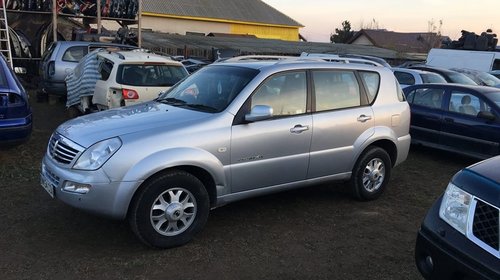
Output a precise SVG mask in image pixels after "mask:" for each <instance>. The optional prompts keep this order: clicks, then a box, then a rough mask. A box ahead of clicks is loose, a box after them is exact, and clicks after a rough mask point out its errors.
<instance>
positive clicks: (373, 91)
mask: <svg viewBox="0 0 500 280" xmlns="http://www.w3.org/2000/svg"><path fill="white" fill-rule="evenodd" d="M359 74H360V76H361V79H362V80H363V83H364V84H365V86H366V90H367V94H368V103H370V104H371V103H372V102H373V100H375V97H376V96H377V93H378V89H379V87H380V76H379V74H378V73H375V72H364V71H361V72H359Z"/></svg>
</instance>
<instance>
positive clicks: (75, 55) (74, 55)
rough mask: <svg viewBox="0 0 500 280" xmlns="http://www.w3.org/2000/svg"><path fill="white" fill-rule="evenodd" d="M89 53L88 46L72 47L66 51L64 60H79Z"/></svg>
mask: <svg viewBox="0 0 500 280" xmlns="http://www.w3.org/2000/svg"><path fill="white" fill-rule="evenodd" d="M86 54H87V47H85V46H78V47H71V48H69V49H67V50H66V52H64V55H63V57H62V60H63V61H70V62H78V61H80V59H82V58H83V57H84V56H85V55H86Z"/></svg>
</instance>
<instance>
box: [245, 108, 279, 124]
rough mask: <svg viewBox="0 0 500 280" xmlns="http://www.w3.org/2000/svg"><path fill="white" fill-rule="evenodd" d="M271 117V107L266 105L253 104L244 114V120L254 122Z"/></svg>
mask: <svg viewBox="0 0 500 280" xmlns="http://www.w3.org/2000/svg"><path fill="white" fill-rule="evenodd" d="M272 117H273V108H272V107H271V106H267V105H255V106H254V107H253V108H252V110H251V111H250V114H246V115H245V121H247V122H256V121H262V120H267V119H270V118H272Z"/></svg>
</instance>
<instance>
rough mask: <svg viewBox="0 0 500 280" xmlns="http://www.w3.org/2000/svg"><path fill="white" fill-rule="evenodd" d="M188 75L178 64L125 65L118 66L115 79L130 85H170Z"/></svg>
mask: <svg viewBox="0 0 500 280" xmlns="http://www.w3.org/2000/svg"><path fill="white" fill-rule="evenodd" d="M187 75H188V73H187V71H186V70H185V69H184V67H182V66H180V65H168V64H156V65H151V64H148V65H133V64H132V65H127V64H122V65H120V66H119V67H118V74H117V77H116V81H117V83H119V84H123V85H131V86H153V87H171V86H173V85H175V84H176V83H177V82H178V81H180V80H182V79H184V77H186V76H187Z"/></svg>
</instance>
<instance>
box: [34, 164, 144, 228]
mask: <svg viewBox="0 0 500 280" xmlns="http://www.w3.org/2000/svg"><path fill="white" fill-rule="evenodd" d="M40 176H41V183H42V186H43V187H44V188H45V189H46V190H47V191H48V192H49V194H51V196H53V197H55V198H57V199H59V200H61V201H62V202H64V203H66V204H69V205H71V206H73V207H75V208H79V209H82V210H85V211H88V212H91V213H94V214H98V215H102V216H106V217H109V218H113V219H124V218H125V217H126V215H127V210H128V206H129V203H130V200H131V197H129V194H130V193H133V192H131V191H130V190H131V189H132V190H133V189H136V188H137V187H138V186H139V185H140V184H141V183H142V182H139V181H133V182H119V181H111V180H110V179H109V177H108V176H107V175H106V174H105V172H104V171H103V170H102V168H101V169H98V170H95V171H83V170H74V169H66V168H61V167H60V166H58V165H57V164H55V163H54V162H53V161H52V160H51V159H50V158H49V157H48V156H47V155H45V156H44V159H43V162H42V172H41V174H40ZM68 183H77V184H80V185H83V186H88V190H87V191H86V192H85V193H78V192H75V191H68V190H65V186H67V185H68Z"/></svg>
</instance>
